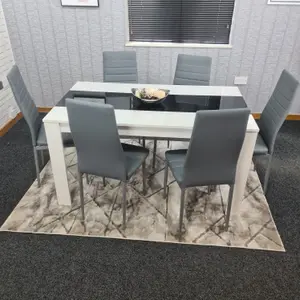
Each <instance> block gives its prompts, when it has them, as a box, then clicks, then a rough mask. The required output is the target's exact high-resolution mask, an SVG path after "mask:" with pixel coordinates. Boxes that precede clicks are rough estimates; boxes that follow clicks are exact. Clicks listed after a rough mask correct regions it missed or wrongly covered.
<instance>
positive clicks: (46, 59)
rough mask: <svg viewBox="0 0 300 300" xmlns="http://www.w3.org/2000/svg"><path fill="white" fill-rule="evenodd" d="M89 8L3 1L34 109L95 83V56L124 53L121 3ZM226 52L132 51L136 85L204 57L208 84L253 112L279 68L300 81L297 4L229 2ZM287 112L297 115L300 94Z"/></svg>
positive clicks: (98, 69) (108, 0)
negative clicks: (234, 94) (240, 82)
mask: <svg viewBox="0 0 300 300" xmlns="http://www.w3.org/2000/svg"><path fill="white" fill-rule="evenodd" d="M99 1H100V7H99V8H96V9H91V8H89V9H85V8H63V7H61V4H60V0H22V1H20V0H2V2H3V8H4V12H5V16H6V19H7V25H8V30H9V33H10V36H11V42H12V48H13V52H14V56H15V60H16V63H17V64H18V65H19V66H20V68H21V71H22V73H23V74H24V77H25V80H26V83H27V84H28V85H29V87H30V90H31V92H32V95H33V96H34V98H35V101H36V103H37V105H39V106H52V105H53V104H55V103H56V102H57V101H58V100H59V99H60V97H61V96H62V95H63V94H64V93H65V92H66V91H67V90H68V89H69V88H70V87H71V86H72V85H73V84H74V83H75V82H76V81H78V80H94V81H101V80H102V51H104V50H124V49H125V50H132V48H130V47H125V42H126V36H127V35H126V27H125V18H126V13H125V9H126V5H125V0H99ZM231 39H232V45H233V47H232V49H206V48H155V47H147V48H146V47H145V48H141V47H136V48H134V50H136V52H137V57H138V71H139V81H140V82H145V83H146V82H149V83H171V82H172V79H173V76H174V70H175V65H176V59H177V55H178V53H187V54H196V55H210V56H211V57H212V59H213V64H212V73H211V83H212V84H214V85H225V84H226V85H232V84H233V80H234V76H237V75H242V76H248V77H249V78H248V84H247V86H243V87H242V88H241V91H242V93H243V95H244V96H245V99H246V101H247V103H248V105H249V106H250V107H251V109H252V111H253V112H260V111H261V110H262V109H263V107H264V105H265V104H266V102H267V101H268V98H269V96H270V93H271V92H272V89H273V88H274V85H275V83H276V81H277V79H278V78H279V75H280V73H281V71H282V69H283V68H286V69H288V70H290V71H291V72H292V73H293V74H294V75H295V76H297V77H298V78H299V77H300V6H274V5H267V0H236V7H235V12H234V23H233V28H232V33H231ZM291 113H300V91H299V97H298V98H297V101H296V102H295V104H294V106H293V108H292V110H291Z"/></svg>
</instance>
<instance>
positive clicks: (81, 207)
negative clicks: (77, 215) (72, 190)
mask: <svg viewBox="0 0 300 300" xmlns="http://www.w3.org/2000/svg"><path fill="white" fill-rule="evenodd" d="M77 174H78V181H79V192H80V210H81V223H82V224H84V220H85V216H84V197H83V181H82V173H81V172H80V171H79V169H78V171H77Z"/></svg>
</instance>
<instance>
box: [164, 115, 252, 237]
mask: <svg viewBox="0 0 300 300" xmlns="http://www.w3.org/2000/svg"><path fill="white" fill-rule="evenodd" d="M249 114H250V110H249V109H228V110H213V111H198V112H197V113H196V117H195V122H194V128H193V132H192V136H191V140H190V144H189V147H188V149H181V150H169V151H167V152H166V154H165V156H166V166H165V177H164V197H166V196H167V179H168V167H169V168H170V169H171V171H172V173H173V175H174V178H175V180H176V181H177V183H178V185H179V187H180V188H181V199H180V217H179V234H180V235H181V232H182V223H183V214H184V202H185V201H184V199H185V191H186V189H187V188H189V187H196V186H211V185H220V184H228V185H229V186H230V191H229V198H228V204H227V212H226V217H225V230H228V226H229V220H230V211H231V204H232V196H233V191H234V184H235V175H236V167H237V162H238V158H239V155H240V151H241V148H242V145H243V142H244V138H245V133H246V128H247V123H248V119H249Z"/></svg>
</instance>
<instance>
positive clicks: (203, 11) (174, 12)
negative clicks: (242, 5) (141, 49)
mask: <svg viewBox="0 0 300 300" xmlns="http://www.w3.org/2000/svg"><path fill="white" fill-rule="evenodd" d="M233 9H234V0H128V16H129V39H130V41H137V42H172V43H202V44H228V43H229V35H230V28H231V22H232V15H233Z"/></svg>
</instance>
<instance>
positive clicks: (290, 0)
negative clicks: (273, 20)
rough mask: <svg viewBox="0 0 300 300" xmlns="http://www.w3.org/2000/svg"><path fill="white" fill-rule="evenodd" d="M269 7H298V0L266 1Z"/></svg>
mask: <svg viewBox="0 0 300 300" xmlns="http://www.w3.org/2000/svg"><path fill="white" fill-rule="evenodd" d="M268 4H271V5H300V0H268Z"/></svg>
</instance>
